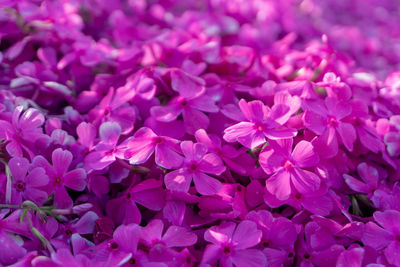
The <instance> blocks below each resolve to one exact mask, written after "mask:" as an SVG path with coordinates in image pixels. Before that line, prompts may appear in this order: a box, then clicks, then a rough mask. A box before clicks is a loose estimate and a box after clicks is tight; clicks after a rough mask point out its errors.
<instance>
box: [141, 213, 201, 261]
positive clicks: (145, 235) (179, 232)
mask: <svg viewBox="0 0 400 267" xmlns="http://www.w3.org/2000/svg"><path fill="white" fill-rule="evenodd" d="M163 230H164V223H163V222H162V221H161V220H158V219H155V220H152V221H151V222H149V224H147V225H146V226H145V227H143V229H142V234H141V236H140V239H141V241H142V242H143V244H144V245H146V246H148V247H150V248H151V249H158V250H159V248H156V246H157V245H159V246H165V247H166V248H174V247H188V246H192V245H194V244H195V243H196V242H197V236H196V234H194V233H192V232H191V231H190V230H189V229H187V228H184V227H181V226H174V225H172V226H170V227H168V229H167V230H166V231H165V233H164V234H163ZM151 249H150V254H151Z"/></svg>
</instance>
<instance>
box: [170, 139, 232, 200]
mask: <svg viewBox="0 0 400 267" xmlns="http://www.w3.org/2000/svg"><path fill="white" fill-rule="evenodd" d="M181 149H182V152H183V154H184V156H185V160H184V162H183V166H182V168H180V169H179V170H175V171H172V172H169V173H167V174H166V175H165V177H164V181H165V185H166V187H167V188H168V189H169V190H175V191H183V192H187V191H189V188H190V183H191V182H192V180H193V181H194V185H195V187H196V190H197V192H199V193H200V194H202V195H214V194H216V193H217V192H218V191H219V190H220V189H221V182H220V181H218V180H217V179H215V178H212V177H210V176H209V175H207V174H215V175H219V174H221V173H223V172H224V171H225V166H224V165H223V163H222V161H221V159H220V158H219V157H218V156H217V155H215V154H213V153H208V154H207V147H206V146H205V145H204V144H201V143H196V144H194V143H193V142H192V141H183V142H182V143H181ZM206 173H207V174H206Z"/></svg>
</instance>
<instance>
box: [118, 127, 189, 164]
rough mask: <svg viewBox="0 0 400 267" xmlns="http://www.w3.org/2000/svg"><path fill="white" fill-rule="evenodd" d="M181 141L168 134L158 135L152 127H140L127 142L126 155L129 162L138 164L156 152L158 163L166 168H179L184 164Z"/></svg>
mask: <svg viewBox="0 0 400 267" xmlns="http://www.w3.org/2000/svg"><path fill="white" fill-rule="evenodd" d="M178 144H179V141H178V140H176V139H173V138H170V137H167V136H158V135H156V134H155V133H154V132H153V131H152V130H151V129H150V128H147V127H143V128H140V129H139V130H138V131H137V132H136V133H135V135H134V136H133V138H132V139H131V140H129V141H128V143H127V144H126V147H127V148H126V151H125V157H126V158H127V159H129V163H130V164H133V165H136V164H142V163H144V162H146V161H147V160H148V159H149V158H150V156H151V155H152V154H153V153H155V162H156V164H157V165H159V166H161V167H163V168H166V169H173V168H177V167H179V166H180V165H181V164H182V160H183V159H182V156H180V155H179V154H178V152H179V150H180V149H179V146H178Z"/></svg>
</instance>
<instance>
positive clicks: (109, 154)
mask: <svg viewBox="0 0 400 267" xmlns="http://www.w3.org/2000/svg"><path fill="white" fill-rule="evenodd" d="M120 134H121V127H120V126H119V124H118V123H116V122H104V123H102V124H101V125H100V128H99V136H100V140H101V141H100V142H99V143H98V144H96V146H95V147H94V148H93V150H92V152H91V153H89V154H88V155H87V156H86V157H85V160H84V162H85V166H87V167H88V168H93V169H95V170H101V169H104V168H105V167H107V166H109V165H110V164H112V163H113V162H114V161H115V160H116V158H123V152H122V149H121V148H120V147H119V146H117V144H118V139H119V137H120ZM82 141H83V140H82ZM92 142H93V141H92ZM85 143H87V144H88V145H90V143H91V142H90V141H89V140H87V141H85Z"/></svg>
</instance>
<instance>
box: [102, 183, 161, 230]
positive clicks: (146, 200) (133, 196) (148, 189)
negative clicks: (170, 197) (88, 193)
mask: <svg viewBox="0 0 400 267" xmlns="http://www.w3.org/2000/svg"><path fill="white" fill-rule="evenodd" d="M161 185H162V184H161V182H160V181H158V180H155V179H147V180H144V181H142V182H140V183H138V184H136V185H134V186H131V187H130V188H128V190H126V191H125V192H124V193H123V194H122V196H120V197H117V198H114V199H111V200H109V201H108V202H107V205H106V211H107V214H108V215H109V216H110V217H111V218H113V219H114V221H115V222H117V223H124V224H129V223H137V224H139V223H140V221H141V220H142V215H141V213H140V211H139V208H138V207H137V205H136V203H139V204H140V205H142V206H144V207H146V208H148V209H150V210H154V211H159V210H161V209H162V208H163V207H164V204H165V200H164V196H165V190H163V188H162V187H161Z"/></svg>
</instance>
